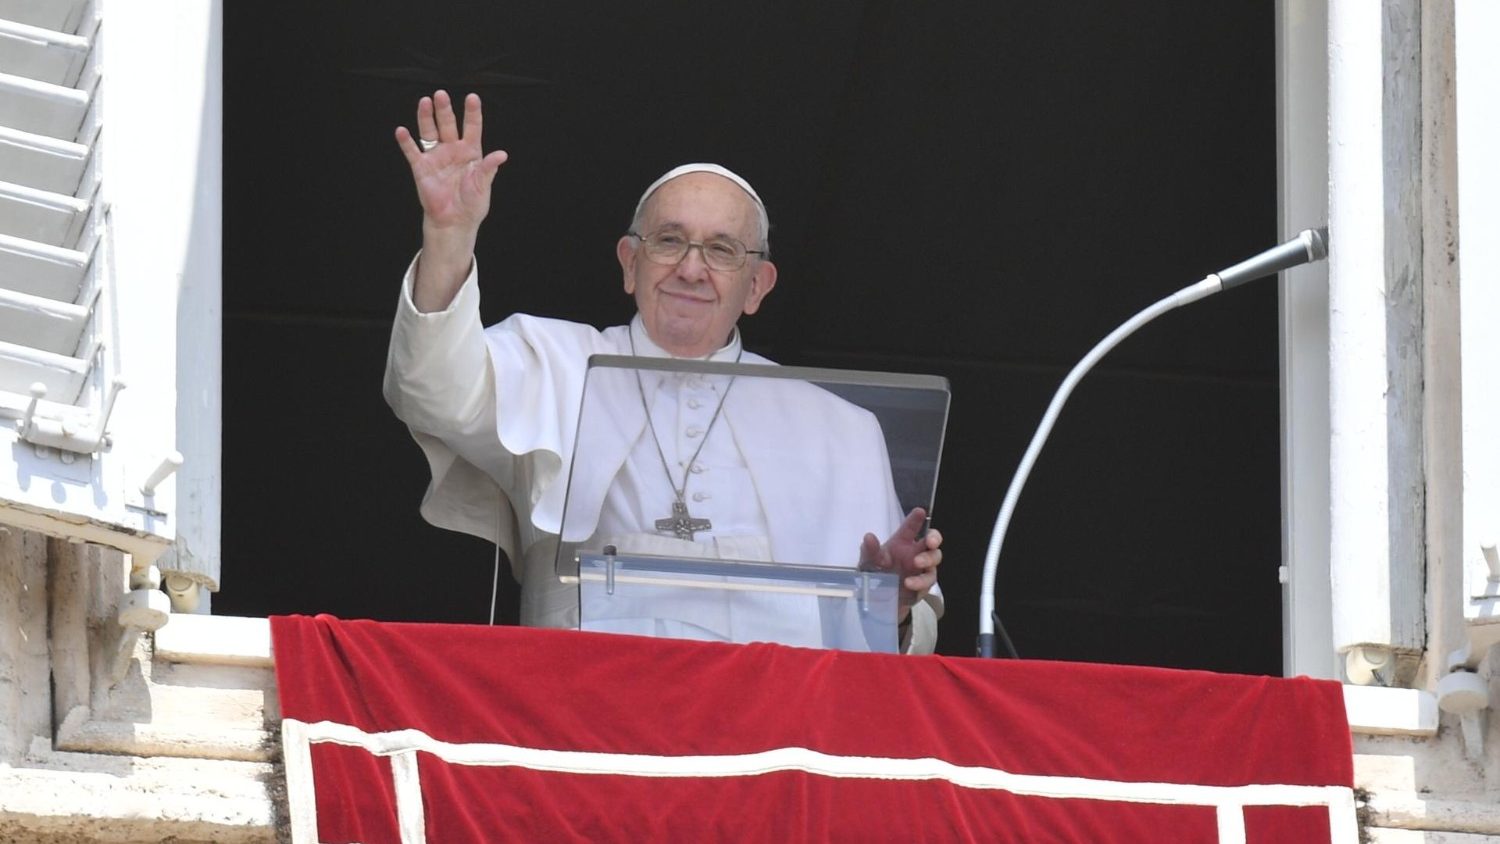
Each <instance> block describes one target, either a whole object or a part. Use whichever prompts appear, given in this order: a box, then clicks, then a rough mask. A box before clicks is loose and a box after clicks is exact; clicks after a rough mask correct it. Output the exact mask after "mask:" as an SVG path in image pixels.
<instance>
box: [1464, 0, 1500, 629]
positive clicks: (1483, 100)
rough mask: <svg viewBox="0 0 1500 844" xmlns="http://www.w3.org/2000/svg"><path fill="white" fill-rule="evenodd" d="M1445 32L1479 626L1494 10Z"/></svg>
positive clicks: (1490, 402)
mask: <svg viewBox="0 0 1500 844" xmlns="http://www.w3.org/2000/svg"><path fill="white" fill-rule="evenodd" d="M1454 31H1455V42H1456V43H1455V66H1456V77H1457V78H1456V80H1455V83H1456V88H1457V90H1456V100H1457V105H1456V108H1457V112H1458V115H1457V118H1458V119H1457V122H1458V141H1457V146H1458V159H1459V166H1458V216H1459V236H1458V242H1459V249H1460V250H1461V251H1460V259H1459V297H1460V311H1461V314H1460V328H1459V337H1460V343H1461V344H1462V355H1463V375H1462V387H1461V395H1462V402H1463V411H1462V412H1463V423H1462V424H1463V560H1464V586H1465V592H1466V594H1467V597H1468V598H1469V599H1470V600H1468V601H1467V602H1466V607H1465V615H1466V617H1467V618H1468V619H1469V620H1470V622H1471V623H1473V624H1486V625H1489V624H1500V598H1497V596H1500V587H1497V584H1496V583H1495V582H1494V581H1493V580H1492V579H1491V578H1492V576H1493V573H1492V572H1491V570H1490V566H1489V564H1487V562H1486V560H1485V558H1484V556H1485V555H1484V553H1483V551H1482V546H1484V545H1492V546H1493V545H1496V544H1497V543H1500V162H1497V161H1496V155H1497V150H1500V102H1497V93H1496V92H1497V91H1500V54H1497V49H1496V45H1497V44H1500V5H1497V4H1495V3H1493V2H1474V0H1458V1H1457V2H1455V3H1454ZM1491 638H1493V637H1491ZM1476 656H1477V655H1476Z"/></svg>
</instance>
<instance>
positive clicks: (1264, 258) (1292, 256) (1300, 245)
mask: <svg viewBox="0 0 1500 844" xmlns="http://www.w3.org/2000/svg"><path fill="white" fill-rule="evenodd" d="M1326 257H1328V227H1327V226H1323V227H1321V228H1316V229H1306V230H1304V231H1303V232H1302V233H1301V234H1299V235H1297V236H1296V237H1294V238H1292V239H1291V240H1288V241H1287V242H1286V243H1283V244H1281V245H1280V246H1277V247H1274V248H1272V249H1267V250H1266V251H1264V252H1262V253H1260V254H1259V255H1256V256H1255V257H1253V258H1246V259H1245V260H1243V261H1241V262H1239V263H1238V264H1235V265H1234V266H1232V267H1230V268H1229V269H1227V270H1219V271H1218V272H1216V273H1214V275H1215V276H1218V279H1219V289H1220V290H1228V289H1229V288H1231V287H1239V286H1240V285H1241V284H1244V283H1245V282H1247V281H1254V280H1256V279H1257V278H1263V277H1265V276H1268V275H1275V274H1276V273H1279V272H1281V271H1282V270H1289V269H1291V268H1292V267H1300V266H1302V265H1303V264H1309V263H1312V262H1313V261H1321V260H1323V259H1324V258H1326Z"/></svg>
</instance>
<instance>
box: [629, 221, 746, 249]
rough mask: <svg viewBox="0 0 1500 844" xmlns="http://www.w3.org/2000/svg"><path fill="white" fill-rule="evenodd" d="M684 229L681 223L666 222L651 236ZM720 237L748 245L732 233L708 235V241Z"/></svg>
mask: <svg viewBox="0 0 1500 844" xmlns="http://www.w3.org/2000/svg"><path fill="white" fill-rule="evenodd" d="M685 228H687V227H686V226H684V225H683V224H682V223H679V222H677V221H676V220H668V221H667V222H665V223H662V224H661V225H659V226H657V227H656V228H654V229H652V230H651V232H652V233H653V234H655V233H656V232H661V231H666V230H667V229H675V230H677V231H682V230H683V229H685ZM720 237H722V238H727V239H729V240H738V241H740V242H741V243H748V242H749V241H747V240H745V239H744V238H743V237H740V236H739V235H737V234H734V233H733V232H726V231H719V232H714V233H713V234H710V235H709V236H708V239H709V240H713V239H714V238H720Z"/></svg>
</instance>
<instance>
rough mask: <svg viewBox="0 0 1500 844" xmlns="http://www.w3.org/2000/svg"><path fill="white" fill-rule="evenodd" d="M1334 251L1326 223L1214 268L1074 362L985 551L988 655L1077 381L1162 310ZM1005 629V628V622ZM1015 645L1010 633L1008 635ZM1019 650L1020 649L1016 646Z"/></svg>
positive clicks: (983, 606)
mask: <svg viewBox="0 0 1500 844" xmlns="http://www.w3.org/2000/svg"><path fill="white" fill-rule="evenodd" d="M1326 257H1328V227H1327V226H1323V227H1321V228H1316V229H1306V230H1304V231H1303V232H1302V233H1301V234H1299V235H1297V236H1296V237H1294V238H1292V239H1291V240H1289V241H1287V242H1286V243H1283V244H1281V245H1280V246H1277V247H1275V248H1272V249H1267V250H1266V251H1264V252H1262V253H1260V254H1259V255H1256V256H1255V257H1253V258H1249V259H1246V260H1244V261H1241V262H1239V263H1238V264H1235V265H1234V266H1232V267H1229V268H1228V269H1224V270H1220V271H1219V272H1216V273H1212V274H1210V275H1209V276H1208V277H1206V278H1204V279H1203V280H1202V281H1200V282H1198V283H1196V284H1190V285H1188V286H1187V287H1184V288H1182V289H1181V290H1179V291H1177V292H1176V293H1173V294H1171V295H1170V296H1167V297H1166V298H1164V299H1161V300H1160V301H1158V302H1156V303H1155V304H1153V305H1151V306H1150V307H1148V308H1146V309H1145V310H1143V311H1141V312H1140V313H1138V314H1136V315H1135V316H1133V317H1131V318H1130V319H1129V320H1126V321H1125V323H1123V324H1122V325H1121V326H1120V327H1119V328H1116V329H1115V330H1114V331H1111V332H1110V333H1109V335H1108V336H1106V337H1105V338H1104V339H1103V340H1100V341H1099V342H1098V343H1097V344H1096V345H1095V346H1094V348H1092V349H1090V350H1089V353H1088V354H1086V355H1084V356H1083V360H1081V361H1079V362H1078V363H1077V364H1075V365H1074V366H1073V369H1072V371H1070V372H1069V373H1068V377H1066V378H1064V379H1063V382H1062V386H1060V387H1058V388H1057V392H1056V393H1055V394H1054V395H1053V396H1052V403H1051V404H1049V405H1047V412H1046V413H1045V414H1043V415H1042V421H1041V424H1039V425H1038V426H1037V429H1036V433H1035V434H1032V436H1031V444H1030V445H1029V446H1027V447H1026V453H1025V454H1024V455H1022V457H1021V465H1020V466H1018V467H1017V468H1016V474H1015V477H1013V478H1011V481H1010V488H1009V489H1007V490H1006V491H1005V501H1004V503H1002V504H1001V505H1000V516H999V517H998V518H997V519H996V520H995V530H994V533H992V534H991V535H990V546H989V549H988V551H987V552H986V553H985V559H984V579H983V582H982V584H981V586H980V589H979V642H978V648H977V650H978V653H979V656H982V657H993V656H994V655H995V623H996V619H997V617H996V614H995V570H996V568H997V566H998V565H999V562H1000V549H1001V548H1002V547H1003V546H1004V544H1005V532H1006V530H1007V529H1008V528H1009V527H1010V517H1011V514H1012V513H1014V512H1015V509H1016V499H1018V498H1020V496H1021V487H1023V486H1025V484H1026V478H1027V476H1029V475H1030V474H1031V467H1032V465H1033V464H1035V463H1036V458H1037V455H1039V454H1041V451H1042V445H1043V443H1045V442H1046V441H1047V435H1048V434H1050V433H1051V432H1052V425H1053V423H1055V422H1056V421H1057V415H1058V414H1059V413H1061V412H1062V406H1063V403H1064V402H1066V401H1067V400H1068V396H1069V395H1071V394H1072V392H1073V388H1074V387H1075V386H1077V384H1078V382H1079V380H1080V379H1082V378H1083V376H1084V375H1085V374H1087V373H1088V371H1089V370H1090V369H1092V368H1093V366H1094V364H1096V363H1098V362H1099V359H1100V358H1102V357H1104V355H1105V354H1106V353H1107V352H1109V350H1110V349H1113V348H1114V347H1115V346H1117V345H1119V343H1120V341H1122V340H1124V339H1125V338H1126V337H1129V336H1130V335H1131V334H1134V333H1135V331H1136V329H1138V328H1140V327H1141V326H1143V325H1145V324H1146V323H1148V322H1150V321H1151V320H1153V319H1156V318H1157V317H1159V316H1161V315H1162V314H1164V313H1166V312H1167V311H1170V310H1172V309H1173V308H1178V307H1181V306H1183V305H1186V304H1188V303H1189V302H1196V301H1198V300H1199V299H1202V298H1203V297H1205V296H1212V295H1213V294H1215V293H1218V292H1220V291H1223V290H1228V289H1229V288H1231V287H1238V286H1240V285H1241V284H1244V283H1245V282H1247V281H1254V280H1255V279H1257V278H1263V277H1265V276H1268V275H1274V274H1276V273H1279V272H1281V271H1282V270H1286V269H1290V268H1292V267H1296V266H1301V265H1302V264H1307V263H1310V262H1312V261H1321V260H1322V259H1324V258H1326ZM1002 630H1003V628H1002ZM1006 644H1007V645H1009V638H1008V637H1007V638H1006ZM1011 655H1012V656H1015V653H1014V651H1012V652H1011Z"/></svg>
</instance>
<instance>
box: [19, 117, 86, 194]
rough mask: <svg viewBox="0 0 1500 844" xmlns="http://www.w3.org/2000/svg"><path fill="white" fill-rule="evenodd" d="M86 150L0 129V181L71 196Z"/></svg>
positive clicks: (69, 142) (82, 167) (81, 145)
mask: <svg viewBox="0 0 1500 844" xmlns="http://www.w3.org/2000/svg"><path fill="white" fill-rule="evenodd" d="M88 154H89V148H88V146H86V145H84V144H79V143H74V142H72V141H60V140H58V139H56V138H49V137H47V136H46V135H36V134H33V133H31V132H22V131H19V130H17V129H12V128H10V127H8V126H0V182H10V183H12V184H17V185H25V186H26V187H29V188H35V189H37V190H45V191H52V192H53V193H61V194H65V195H68V196H73V195H75V192H76V191H78V187H79V183H80V182H81V181H82V178H83V172H84V167H85V165H86V163H87V162H88Z"/></svg>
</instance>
